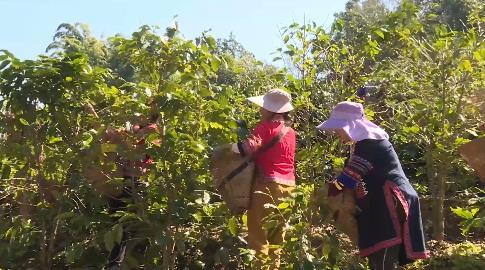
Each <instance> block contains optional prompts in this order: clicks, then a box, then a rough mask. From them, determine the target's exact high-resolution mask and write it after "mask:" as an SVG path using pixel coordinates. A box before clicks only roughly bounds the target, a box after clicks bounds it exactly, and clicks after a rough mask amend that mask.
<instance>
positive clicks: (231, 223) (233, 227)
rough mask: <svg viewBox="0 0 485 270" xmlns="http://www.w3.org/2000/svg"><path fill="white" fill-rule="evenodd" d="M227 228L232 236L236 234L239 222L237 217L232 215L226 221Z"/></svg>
mask: <svg viewBox="0 0 485 270" xmlns="http://www.w3.org/2000/svg"><path fill="white" fill-rule="evenodd" d="M227 228H228V229H229V232H230V233H231V235H232V236H237V233H238V229H239V222H238V220H237V217H234V216H233V217H231V218H230V219H229V220H228V221H227Z"/></svg>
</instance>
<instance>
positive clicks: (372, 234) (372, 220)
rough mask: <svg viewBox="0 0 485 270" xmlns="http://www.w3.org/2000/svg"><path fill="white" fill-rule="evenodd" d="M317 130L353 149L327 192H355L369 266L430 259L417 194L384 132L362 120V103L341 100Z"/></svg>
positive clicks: (384, 269) (380, 268) (378, 268)
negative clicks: (325, 132) (345, 190)
mask: <svg viewBox="0 0 485 270" xmlns="http://www.w3.org/2000/svg"><path fill="white" fill-rule="evenodd" d="M317 128H318V129H319V130H323V131H334V132H335V133H336V134H337V135H338V137H339V139H340V140H341V141H342V142H344V143H352V144H353V151H352V153H351V155H350V158H349V160H348V162H347V164H346V165H345V167H344V170H343V171H342V173H341V174H340V175H339V176H337V177H336V179H335V181H333V184H331V185H330V188H329V193H328V195H329V196H335V195H337V194H339V193H340V192H342V191H343V189H345V188H348V189H353V190H355V196H356V203H357V206H358V207H359V208H360V210H361V211H360V212H359V214H358V215H357V217H356V219H357V224H358V231H359V241H358V245H359V250H360V256H361V257H368V258H369V264H370V267H371V269H374V270H389V269H397V267H398V264H399V265H404V264H407V263H410V262H413V261H415V260H417V259H424V258H427V257H429V252H428V251H427V250H426V247H425V239H424V233H423V226H422V221H421V210H420V204H419V198H418V194H417V193H416V191H415V190H414V188H413V187H412V185H411V184H410V182H409V180H408V178H407V177H406V175H405V174H404V171H403V169H402V167H401V163H400V161H399V158H398V156H397V154H396V152H395V151H394V148H393V146H392V144H391V143H390V142H389V140H388V139H389V136H388V134H387V133H386V132H385V131H384V130H383V129H382V128H380V127H379V126H377V125H375V124H374V123H372V122H370V121H369V120H367V119H366V118H365V116H364V109H363V107H362V105H361V104H359V103H355V102H347V101H346V102H341V103H339V104H337V106H336V107H335V108H334V109H333V111H332V113H331V116H330V118H329V119H328V120H326V121H324V122H323V123H321V124H320V125H318V126H317Z"/></svg>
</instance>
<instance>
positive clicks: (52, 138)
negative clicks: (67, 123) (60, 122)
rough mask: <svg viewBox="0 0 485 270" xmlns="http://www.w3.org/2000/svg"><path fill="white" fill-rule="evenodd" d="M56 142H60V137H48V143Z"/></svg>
mask: <svg viewBox="0 0 485 270" xmlns="http://www.w3.org/2000/svg"><path fill="white" fill-rule="evenodd" d="M56 142H62V138H61V137H52V136H51V137H49V144H53V143H56Z"/></svg>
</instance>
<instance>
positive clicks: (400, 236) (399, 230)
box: [360, 181, 430, 260]
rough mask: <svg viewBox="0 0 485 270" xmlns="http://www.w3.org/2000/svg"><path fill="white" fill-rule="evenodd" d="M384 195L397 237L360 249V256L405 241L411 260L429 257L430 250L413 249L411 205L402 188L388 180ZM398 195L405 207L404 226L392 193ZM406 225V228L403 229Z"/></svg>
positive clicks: (407, 254)
mask: <svg viewBox="0 0 485 270" xmlns="http://www.w3.org/2000/svg"><path fill="white" fill-rule="evenodd" d="M383 189H384V196H385V198H386V205H387V208H388V209H389V212H390V214H391V220H392V224H393V227H394V231H395V232H396V237H394V238H391V239H388V240H384V241H381V242H379V243H377V244H375V245H373V246H372V247H370V248H366V249H361V250H360V256H361V257H367V256H369V255H371V254H372V253H374V252H376V251H379V250H381V249H384V248H389V247H392V246H395V245H398V244H402V243H404V249H405V251H406V257H407V258H408V259H410V260H418V259H426V258H429V256H430V254H429V251H427V250H425V251H424V252H416V251H413V249H412V245H411V236H410V235H409V224H408V222H409V220H408V216H409V205H408V202H407V200H406V199H405V197H404V194H402V192H401V190H400V189H399V187H398V186H397V185H396V184H395V183H394V182H392V181H386V183H385V184H384V187H383ZM393 194H394V195H396V197H397V198H398V200H399V202H400V203H401V205H402V206H403V208H404V213H405V221H404V224H403V226H401V224H400V222H399V217H398V214H397V209H396V206H395V205H394V200H393V198H392V195H393ZM403 227H404V230H403Z"/></svg>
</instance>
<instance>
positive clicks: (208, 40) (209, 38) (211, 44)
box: [205, 36, 216, 48]
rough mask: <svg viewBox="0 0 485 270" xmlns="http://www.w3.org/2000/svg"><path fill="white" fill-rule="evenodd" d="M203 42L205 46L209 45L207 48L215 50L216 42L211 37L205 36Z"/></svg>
mask: <svg viewBox="0 0 485 270" xmlns="http://www.w3.org/2000/svg"><path fill="white" fill-rule="evenodd" d="M205 41H206V42H207V44H209V47H211V48H215V47H216V40H215V39H214V38H213V37H211V36H206V37H205Z"/></svg>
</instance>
